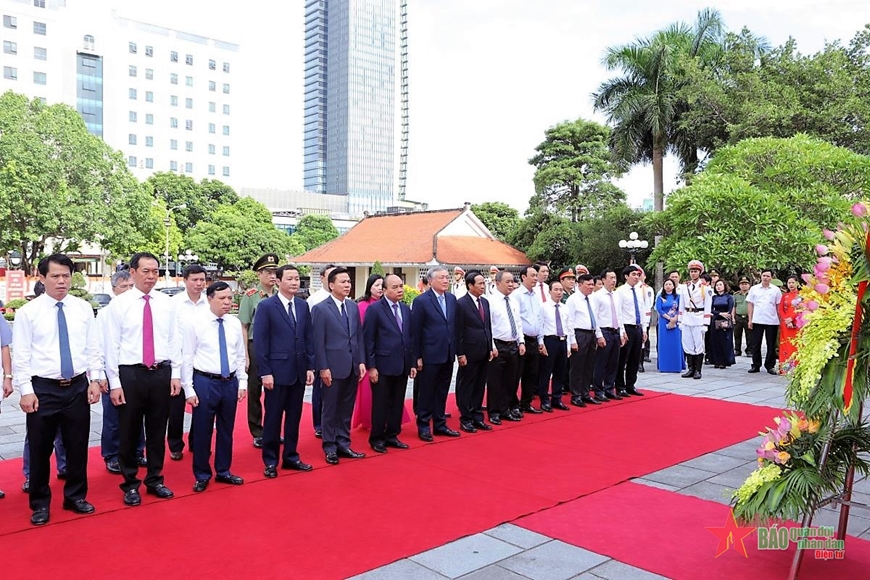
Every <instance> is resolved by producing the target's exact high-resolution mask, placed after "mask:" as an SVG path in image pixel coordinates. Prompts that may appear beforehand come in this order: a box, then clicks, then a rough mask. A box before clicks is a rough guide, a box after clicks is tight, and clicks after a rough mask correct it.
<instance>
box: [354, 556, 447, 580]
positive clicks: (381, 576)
mask: <svg viewBox="0 0 870 580" xmlns="http://www.w3.org/2000/svg"><path fill="white" fill-rule="evenodd" d="M409 578H414V580H444V578H445V576H442V575H441V574H437V573H435V572H433V571H432V570H429V569H428V568H426V567H424V566H421V565H420V564H417V563H415V562H412V561H411V560H407V559H406V560H398V561H397V562H393V563H392V564H387V565H386V566H381V567H380V568H375V569H374V570H370V571H368V572H366V573H364V574H360V575H358V576H353V577H352V578H351V580H408V579H409Z"/></svg>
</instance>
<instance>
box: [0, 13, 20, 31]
mask: <svg viewBox="0 0 870 580" xmlns="http://www.w3.org/2000/svg"><path fill="white" fill-rule="evenodd" d="M3 27H4V28H12V29H15V28H18V18H17V17H15V16H8V15H6V14H4V15H3Z"/></svg>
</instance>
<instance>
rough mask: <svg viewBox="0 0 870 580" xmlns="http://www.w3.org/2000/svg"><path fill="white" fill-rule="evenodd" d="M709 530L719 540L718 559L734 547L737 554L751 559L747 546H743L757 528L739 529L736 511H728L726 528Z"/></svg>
mask: <svg viewBox="0 0 870 580" xmlns="http://www.w3.org/2000/svg"><path fill="white" fill-rule="evenodd" d="M707 530H709V532H710V533H711V534H713V535H714V536H716V537H717V538H719V547H718V548H717V549H716V557H717V558H718V557H719V556H721V555H722V554H724V553H725V552H727V551H728V547H729V546H734V549H735V550H736V551H737V553H738V554H743V557H744V558H748V557H749V556H748V555H747V554H746V546H744V545H743V538H745V537H746V536H748V535H749V534H751V533H752V532H754V531H755V528H741V527H738V525H737V521H736V520H735V519H734V510H729V511H728V517H727V518H726V519H725V526H724V527H721V528H707Z"/></svg>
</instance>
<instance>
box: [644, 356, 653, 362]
mask: <svg viewBox="0 0 870 580" xmlns="http://www.w3.org/2000/svg"><path fill="white" fill-rule="evenodd" d="M643 362H652V359H651V358H650V357H649V356H645V357H643Z"/></svg>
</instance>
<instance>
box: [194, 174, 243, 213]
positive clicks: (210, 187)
mask: <svg viewBox="0 0 870 580" xmlns="http://www.w3.org/2000/svg"><path fill="white" fill-rule="evenodd" d="M199 188H200V190H201V191H202V194H203V195H204V196H205V197H206V199H208V200H209V201H211V202H212V203H214V204H215V207H217V206H218V205H220V204H227V205H232V204H234V203H236V202H237V201H239V194H238V193H236V190H235V189H233V188H232V187H230V186H229V185H227V184H226V183H224V182H223V181H218V180H217V179H203V180H202V181H201V182H200V183H199Z"/></svg>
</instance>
